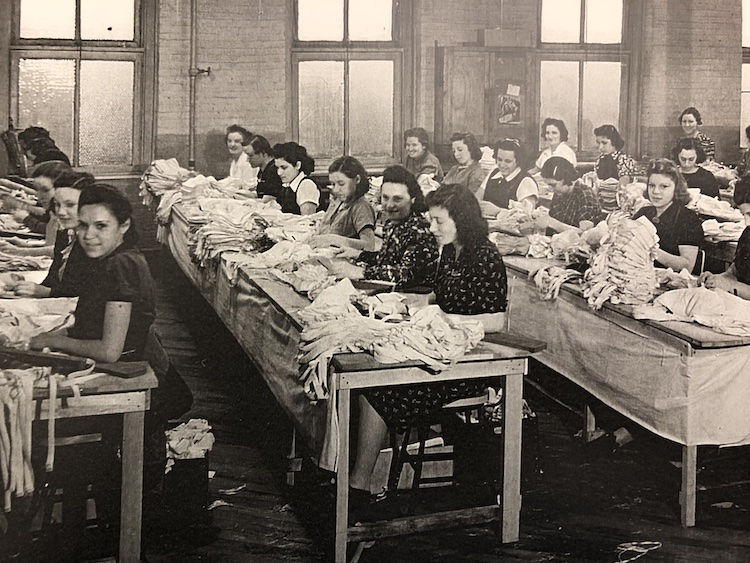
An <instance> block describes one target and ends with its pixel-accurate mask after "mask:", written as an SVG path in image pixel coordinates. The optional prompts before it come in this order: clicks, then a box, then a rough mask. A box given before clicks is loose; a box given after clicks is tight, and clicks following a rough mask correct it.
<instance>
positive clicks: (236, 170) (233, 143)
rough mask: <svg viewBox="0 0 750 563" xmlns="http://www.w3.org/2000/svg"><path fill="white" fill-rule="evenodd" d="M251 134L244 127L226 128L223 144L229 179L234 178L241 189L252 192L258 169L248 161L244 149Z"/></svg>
mask: <svg viewBox="0 0 750 563" xmlns="http://www.w3.org/2000/svg"><path fill="white" fill-rule="evenodd" d="M252 137H253V134H252V133H251V132H250V131H248V130H247V129H245V128H244V127H242V126H240V125H237V124H234V125H230V126H229V127H227V133H226V135H225V136H224V142H225V143H226V145H227V150H228V151H229V156H230V157H231V160H230V163H229V177H230V178H236V179H237V180H238V181H239V182H240V185H241V186H242V188H243V189H246V190H253V189H255V186H256V184H257V183H258V169H257V168H255V167H253V165H252V164H251V163H250V161H249V160H248V157H247V154H245V151H244V148H245V146H246V145H247V144H248V143H249V142H250V139H252Z"/></svg>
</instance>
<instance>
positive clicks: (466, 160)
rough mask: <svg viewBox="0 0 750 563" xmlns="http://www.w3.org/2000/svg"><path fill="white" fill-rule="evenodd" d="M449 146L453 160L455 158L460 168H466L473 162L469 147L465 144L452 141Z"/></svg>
mask: <svg viewBox="0 0 750 563" xmlns="http://www.w3.org/2000/svg"><path fill="white" fill-rule="evenodd" d="M451 146H452V147H453V158H455V159H456V162H458V163H459V164H460V165H461V166H467V165H469V164H471V163H472V162H473V161H474V159H472V158H471V151H469V147H467V146H466V143H464V142H463V141H453V143H451Z"/></svg>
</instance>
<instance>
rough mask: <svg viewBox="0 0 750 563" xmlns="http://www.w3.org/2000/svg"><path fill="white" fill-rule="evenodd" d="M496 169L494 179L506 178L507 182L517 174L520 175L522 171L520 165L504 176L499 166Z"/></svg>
mask: <svg viewBox="0 0 750 563" xmlns="http://www.w3.org/2000/svg"><path fill="white" fill-rule="evenodd" d="M496 170H497V172H496V173H495V174H493V175H492V179H493V180H497V179H498V178H505V181H506V182H510V181H511V180H512V179H513V178H515V177H516V176H518V175H519V174H520V173H521V167H520V166H519V167H518V168H516V169H515V170H514V171H513V172H511V173H510V174H508V175H507V176H503V173H502V172H500V169H499V168H496Z"/></svg>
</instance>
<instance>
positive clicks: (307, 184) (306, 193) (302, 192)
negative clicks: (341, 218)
mask: <svg viewBox="0 0 750 563" xmlns="http://www.w3.org/2000/svg"><path fill="white" fill-rule="evenodd" d="M289 187H290V188H291V190H292V191H293V192H294V193H295V194H296V195H297V197H296V198H295V199H296V200H297V205H300V206H301V205H302V204H303V203H314V204H315V207H317V206H318V204H319V203H320V190H319V189H318V186H317V185H316V184H315V182H313V181H312V180H311V179H310V178H308V177H307V176H305V173H304V172H300V173H299V174H297V177H296V178H295V179H294V180H292V183H291V184H289Z"/></svg>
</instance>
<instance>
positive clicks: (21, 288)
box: [6, 280, 50, 297]
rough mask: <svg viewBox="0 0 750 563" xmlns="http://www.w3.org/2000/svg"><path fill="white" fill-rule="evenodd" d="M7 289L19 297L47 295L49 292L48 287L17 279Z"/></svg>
mask: <svg viewBox="0 0 750 563" xmlns="http://www.w3.org/2000/svg"><path fill="white" fill-rule="evenodd" d="M6 287H7V286H6ZM8 289H11V290H12V291H13V293H15V294H16V295H18V296H20V297H49V294H50V288H48V287H45V286H43V285H39V284H38V283H34V282H30V281H28V280H22V281H19V282H18V283H16V284H15V286H12V287H8Z"/></svg>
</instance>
